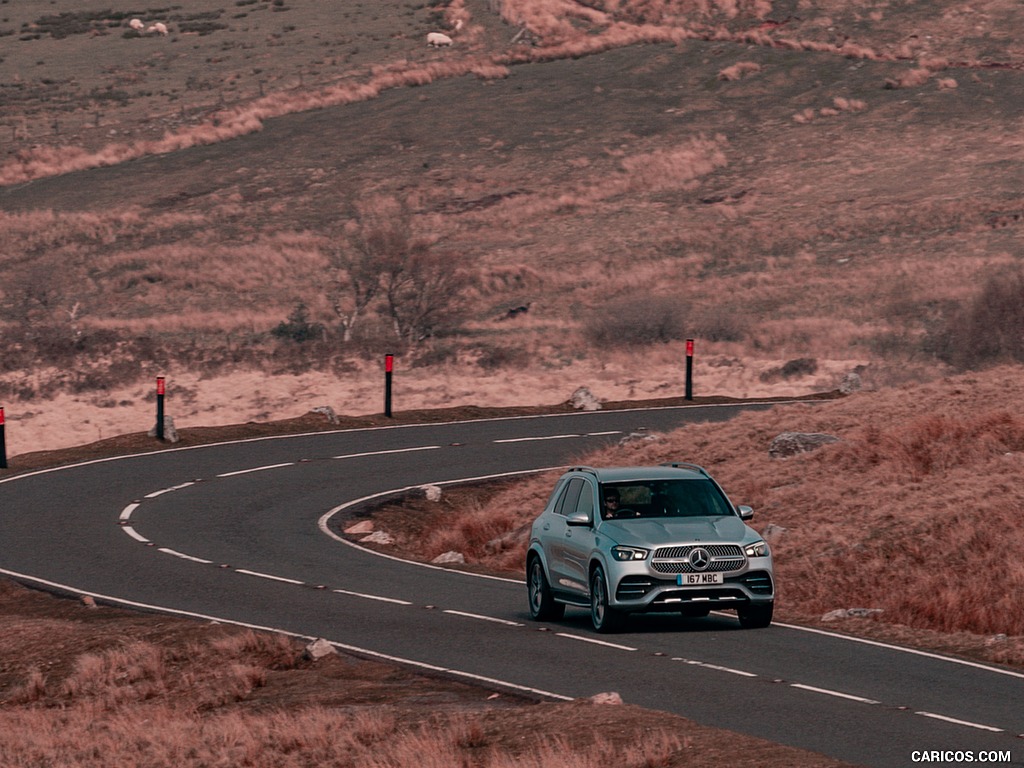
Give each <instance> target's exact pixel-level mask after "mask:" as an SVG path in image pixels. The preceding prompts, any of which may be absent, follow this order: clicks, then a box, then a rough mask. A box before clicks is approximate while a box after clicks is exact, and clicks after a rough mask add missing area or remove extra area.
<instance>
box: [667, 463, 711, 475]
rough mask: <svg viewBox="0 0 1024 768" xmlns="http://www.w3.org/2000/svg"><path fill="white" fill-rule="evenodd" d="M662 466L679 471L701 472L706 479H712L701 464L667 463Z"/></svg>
mask: <svg viewBox="0 0 1024 768" xmlns="http://www.w3.org/2000/svg"><path fill="white" fill-rule="evenodd" d="M661 466H663V467H676V468H677V469H692V470H693V471H694V472H700V473H701V474H702V475H704V476H705V477H711V475H710V474H709V473H708V471H707V470H706V469H704V467H702V466H700V464H693V463H691V462H689V461H666V462H664V463H663V464H662V465H661Z"/></svg>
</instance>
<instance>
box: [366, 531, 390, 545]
mask: <svg viewBox="0 0 1024 768" xmlns="http://www.w3.org/2000/svg"><path fill="white" fill-rule="evenodd" d="M359 541H360V542H361V543H363V544H383V545H385V546H390V545H391V544H394V543H395V537H394V536H392V535H391V534H390V533H385V532H384V531H374V532H373V533H371V534H370V535H369V536H363V538H361V539H360V540H359Z"/></svg>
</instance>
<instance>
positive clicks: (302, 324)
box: [270, 302, 326, 344]
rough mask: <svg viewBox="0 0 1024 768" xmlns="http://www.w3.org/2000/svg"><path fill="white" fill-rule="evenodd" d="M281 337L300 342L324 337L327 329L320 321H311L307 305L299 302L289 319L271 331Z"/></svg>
mask: <svg viewBox="0 0 1024 768" xmlns="http://www.w3.org/2000/svg"><path fill="white" fill-rule="evenodd" d="M270 333H271V334H272V335H273V336H276V337H277V338H279V339H291V340H292V341H294V342H297V343H299V344H301V343H303V342H306V341H311V340H313V339H319V338H323V335H324V333H326V330H325V328H324V326H323V325H321V324H320V323H311V322H310V321H309V310H308V309H307V308H306V305H305V304H303V303H301V302H300V303H299V304H297V305H296V306H295V309H293V310H292V313H291V314H290V315H288V319H287V320H285V321H284V322H281V323H278V325H277V326H276V327H275V328H274V329H273V330H272V331H271V332H270Z"/></svg>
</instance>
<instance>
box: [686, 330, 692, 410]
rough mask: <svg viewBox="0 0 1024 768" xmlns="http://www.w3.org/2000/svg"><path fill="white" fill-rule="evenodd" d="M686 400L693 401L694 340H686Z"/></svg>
mask: <svg viewBox="0 0 1024 768" xmlns="http://www.w3.org/2000/svg"><path fill="white" fill-rule="evenodd" d="M686 399H687V400H693V339H687V340H686Z"/></svg>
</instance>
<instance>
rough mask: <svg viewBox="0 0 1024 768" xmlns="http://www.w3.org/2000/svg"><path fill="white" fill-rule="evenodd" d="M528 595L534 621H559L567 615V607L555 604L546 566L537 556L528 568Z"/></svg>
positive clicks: (531, 559)
mask: <svg viewBox="0 0 1024 768" xmlns="http://www.w3.org/2000/svg"><path fill="white" fill-rule="evenodd" d="M526 593H527V598H528V600H529V603H530V618H531V619H533V620H534V621H557V620H558V619H560V618H562V616H563V615H565V606H564V605H562V604H561V603H558V602H555V598H554V597H553V596H552V595H551V587H550V586H548V579H547V577H546V576H545V575H544V565H543V564H542V563H541V561H540V558H539V557H537V556H534V557H531V558H530V563H529V565H527V566H526Z"/></svg>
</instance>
